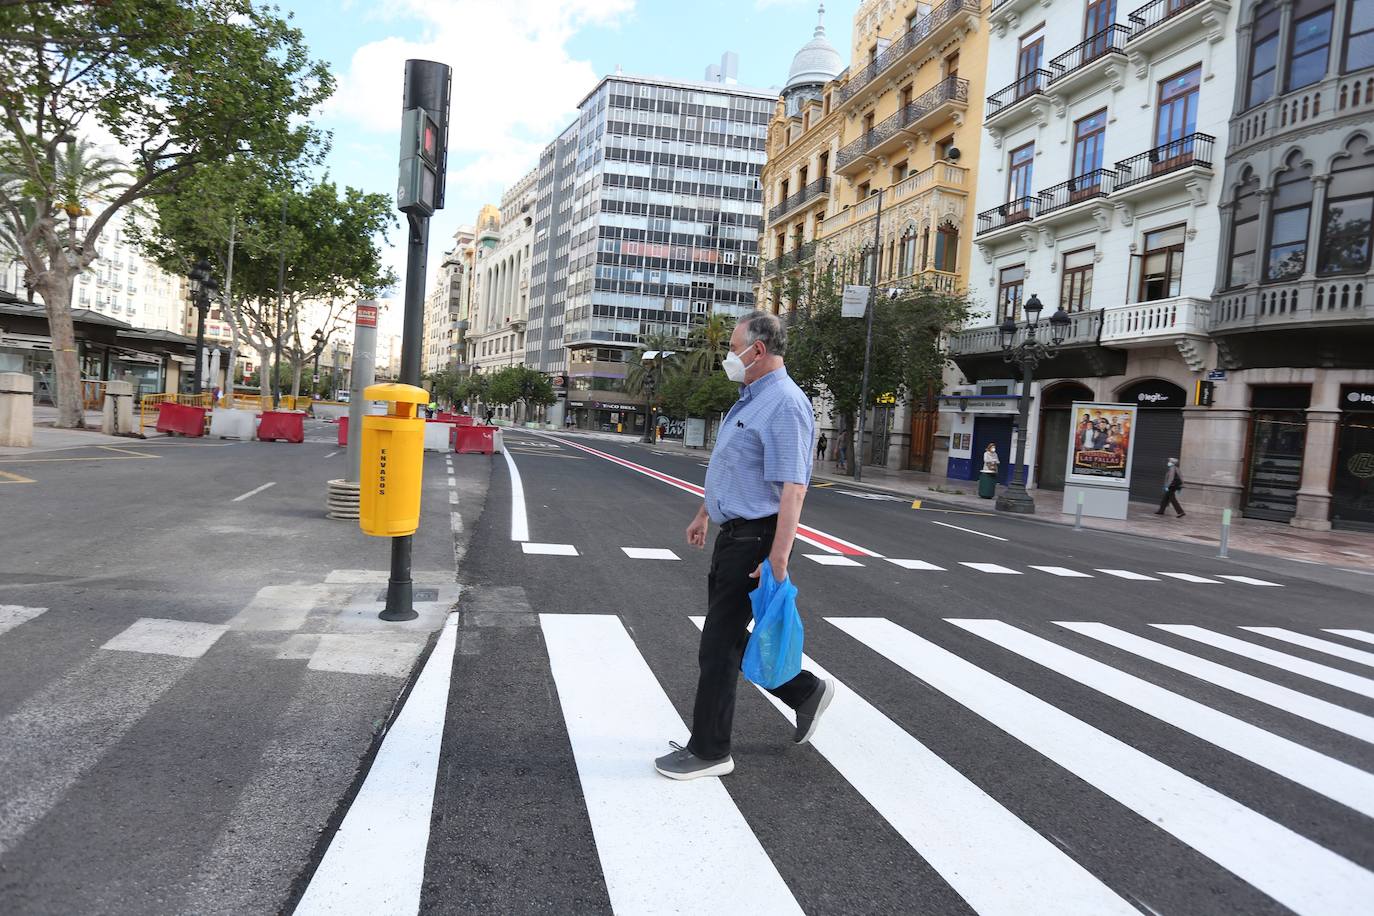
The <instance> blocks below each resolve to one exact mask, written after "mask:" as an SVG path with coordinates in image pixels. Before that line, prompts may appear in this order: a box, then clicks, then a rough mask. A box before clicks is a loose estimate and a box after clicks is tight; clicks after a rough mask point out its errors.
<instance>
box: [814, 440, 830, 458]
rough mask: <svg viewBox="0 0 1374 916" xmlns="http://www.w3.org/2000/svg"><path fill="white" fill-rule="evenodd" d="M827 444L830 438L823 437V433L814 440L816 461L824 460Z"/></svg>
mask: <svg viewBox="0 0 1374 916" xmlns="http://www.w3.org/2000/svg"><path fill="white" fill-rule="evenodd" d="M829 444H830V440H829V439H827V438H825V433H821V437H820V438H819V439H817V440H816V460H817V461H824V460H825V447H826V446H827V445H829Z"/></svg>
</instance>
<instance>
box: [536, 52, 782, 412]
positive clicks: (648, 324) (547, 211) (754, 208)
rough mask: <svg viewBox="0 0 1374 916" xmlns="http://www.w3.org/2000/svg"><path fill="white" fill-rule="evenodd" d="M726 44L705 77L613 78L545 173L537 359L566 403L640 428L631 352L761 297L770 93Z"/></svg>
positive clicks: (547, 160) (583, 108)
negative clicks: (559, 380)
mask: <svg viewBox="0 0 1374 916" xmlns="http://www.w3.org/2000/svg"><path fill="white" fill-rule="evenodd" d="M735 67H736V62H735V60H734V57H733V55H728V54H727V55H726V56H725V57H724V58H723V59H722V63H721V65H720V66H718V67H712V68H711V70H710V71H708V74H707V76H708V80H707V81H705V82H689V81H679V80H668V79H659V78H652V79H650V78H641V77H633V76H626V75H624V74H619V73H618V74H615V75H613V76H609V77H606V78H605V79H603V80H602V81H601V82H600V83H598V84H597V86H596V88H594V89H593V90H592V91H591V92H590V93H589V94H588V95H587V96H586V98H584V99H583V100H582V102H581V104H580V105H579V106H578V108H579V112H580V115H579V117H578V120H577V121H576V122H575V123H574V124H572V125H570V126H569V127H568V128H567V130H565V131H564V132H563V134H562V135H561V136H560V137H559V138H558V139H557V140H556V141H554V143H552V144H550V145H549V147H548V148H546V149H545V151H544V153H543V155H542V156H541V157H540V164H539V168H538V169H537V170H536V173H535V176H536V177H535V186H536V196H535V205H534V238H533V247H532V250H531V252H532V253H531V269H532V273H531V281H530V284H531V285H530V290H531V295H530V308H529V323H528V327H527V332H526V333H527V336H526V341H525V354H526V359H527V361H528V362H529V364H530V365H533V366H535V367H536V368H539V369H541V370H543V371H546V372H549V373H551V374H554V375H555V376H558V375H563V374H565V373H566V380H567V388H568V390H567V399H566V402H560V405H559V406H558V407H556V408H555V409H554V410H552V411H551V412H550V416H551V418H552V419H554V421H555V422H562V417H563V411H564V410H568V411H571V415H572V417H573V421H574V422H575V423H577V424H578V425H580V426H585V427H591V428H602V427H609V428H612V429H614V428H617V427H618V428H621V429H624V430H625V431H633V430H634V429H636V428H638V429H641V430H642V429H643V422H644V409H643V404H644V401H643V398H642V396H640V395H631V394H629V393H627V392H625V391H624V379H625V374H626V366H625V361H626V359H627V358H629V357H630V356H631V355H632V353H633V351H634V349H635V348H636V347H637V346H638V345H639V343H640V342H641V341H642V340H644V339H645V338H646V337H648V336H649V335H652V334H664V335H667V336H668V337H670V338H675V339H678V340H682V341H684V343H685V340H686V337H687V335H688V333H689V330H690V328H691V326H692V324H693V323H694V322H696V321H698V320H701V319H704V318H705V317H706V316H708V315H711V314H723V315H728V316H738V315H741V314H744V313H745V312H747V311H749V310H751V309H752V308H753V307H754V301H755V300H754V288H753V280H752V272H753V268H754V266H755V264H756V260H757V256H758V233H759V229H760V226H761V223H762V218H761V217H762V213H761V193H760V191H759V187H758V177H759V171H760V168H761V166H762V165H763V160H764V156H765V142H766V135H767V124H768V120H769V118H770V116H771V114H772V110H773V106H774V104H775V102H776V95H775V93H774V92H772V91H768V90H758V89H749V88H745V87H742V86H739V85H737V84H736V83H735V82H734V79H735Z"/></svg>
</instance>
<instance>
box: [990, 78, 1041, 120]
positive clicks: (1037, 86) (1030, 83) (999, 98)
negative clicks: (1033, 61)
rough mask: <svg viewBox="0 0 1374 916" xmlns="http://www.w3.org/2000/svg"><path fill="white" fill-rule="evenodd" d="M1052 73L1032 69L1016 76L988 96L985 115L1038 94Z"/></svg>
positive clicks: (998, 111) (1002, 109)
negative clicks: (1010, 82) (1015, 78)
mask: <svg viewBox="0 0 1374 916" xmlns="http://www.w3.org/2000/svg"><path fill="white" fill-rule="evenodd" d="M1051 78H1052V74H1051V73H1050V71H1048V70H1032V71H1031V72H1029V73H1027V74H1025V75H1024V76H1020V77H1018V78H1017V80H1016V82H1014V83H1012V84H1011V85H1010V86H1007V87H1005V88H1003V89H999V90H997V91H996V92H994V93H993V94H992V95H990V96H988V102H987V117H993V116H995V115H998V114H1001V113H1002V112H1004V111H1006V110H1007V109H1009V108H1011V107H1012V106H1013V105H1015V104H1016V103H1017V102H1020V101H1023V100H1025V99H1028V98H1030V97H1031V96H1033V95H1038V94H1039V93H1041V92H1042V91H1044V89H1045V87H1046V86H1047V85H1049V82H1050V79H1051Z"/></svg>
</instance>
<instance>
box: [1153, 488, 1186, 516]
mask: <svg viewBox="0 0 1374 916" xmlns="http://www.w3.org/2000/svg"><path fill="white" fill-rule="evenodd" d="M1169 503H1173V504H1174V511H1175V512H1177V513H1178V514H1179V515H1182V514H1183V507H1182V506H1180V505H1179V504H1178V491H1177V490H1165V491H1164V496H1163V498H1162V499H1160V501H1159V514H1161V515H1162V514H1163V513H1164V507H1165V506H1167V505H1169Z"/></svg>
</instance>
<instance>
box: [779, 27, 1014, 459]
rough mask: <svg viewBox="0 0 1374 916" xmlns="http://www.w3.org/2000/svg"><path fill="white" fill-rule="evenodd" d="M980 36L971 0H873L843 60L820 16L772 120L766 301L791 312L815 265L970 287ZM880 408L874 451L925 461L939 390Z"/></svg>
mask: <svg viewBox="0 0 1374 916" xmlns="http://www.w3.org/2000/svg"><path fill="white" fill-rule="evenodd" d="M820 12H821V15H822V17H823V16H824V7H821V10H820ZM987 42H988V38H987V29H986V27H985V24H984V22H983V15H982V12H981V10H980V4H979V3H978V2H977V0H945V2H943V3H939V4H934V5H932V4H929V3H925V2H915V0H911V2H902V0H868V2H865V3H863V4H861V5H860V7H859V9H858V11H857V12H856V13H855V15H854V28H853V45H852V47H851V48H850V54H851V57H850V60H851V64H850V66H849V67H848V68H847V69H842V61H841V60H840V57H839V54H838V52H837V51H835V49H834V48H833V47H832V46H831V45H830V44H829V42H828V41H827V40H826V38H825V28H824V20H823V18H822V21H821V23H820V24H819V25H818V26H817V27H816V31H815V35H814V37H813V38H812V40H811V41H810V42H809V43H807V44H806V45H805V46H803V47H802V49H801V50H800V51H799V52H798V53H797V55H796V57H795V58H794V60H793V64H792V69H791V72H790V73H789V74H788V80H787V84H786V86H785V87H784V89H783V93H782V97H781V98H780V99H779V100H778V102H777V106H776V109H775V112H774V117H773V120H772V122H771V124H770V129H769V138H768V144H769V146H768V151H769V158H768V163H767V165H766V166H765V168H764V172H763V179H762V180H763V186H764V189H765V195H766V200H765V204H766V205H767V211H766V212H767V221H766V225H765V228H764V232H763V241H762V243H761V244H762V245H763V252H764V255H765V257H766V260H765V261H764V263H763V265H762V269H761V271H760V292H759V298H760V301H762V302H764V303H765V304H766V306H767V307H768V308H770V309H772V310H774V311H778V312H784V311H787V310H789V309H791V308H794V307H795V306H796V296H797V294H798V291H799V286H798V285H797V284H796V283H795V282H794V281H795V280H799V279H800V278H801V277H803V276H806V275H810V274H814V273H815V272H816V271H820V270H836V271H838V274H837V275H838V276H841V277H843V278H846V279H848V280H850V282H862V283H868V282H870V281H871V280H872V279H873V274H872V271H873V270H874V269H875V267H876V270H877V277H876V279H877V282H878V283H880V284H883V285H885V286H898V287H902V286H907V287H928V288H931V289H937V290H940V291H944V292H950V293H962V292H963V291H964V290H965V289H966V288H967V287H968V279H969V264H970V252H971V236H972V227H971V220H970V216H971V214H972V209H971V207H972V195H973V190H974V179H973V175H974V173H975V167H976V165H977V163H978V158H979V149H980V145H981V139H982V138H981V136H980V131H979V124H980V122H981V120H982V116H983V80H984V72H985V60H986V57H987ZM931 394H933V392H932V393H931ZM874 413H875V415H874V417H873V421H872V422H871V423H870V424H869V425H868V428H869V429H870V430H872V431H873V438H872V439H871V440H869V441H868V443H867V446H866V453H867V454H868V455H869V457H870V460H872V461H874V462H875V463H878V464H893V465H895V464H900V465H901V466H903V467H914V468H919V469H922V470H928V469H929V468H930V466H931V464H932V462H933V461H935V460H936V446H937V443H938V442H940V441H943V440H942V439H941V437H938V436H937V421H938V416H937V414H936V413H935V411H934V403H933V397H918V398H917V399H916V403H915V405H914V408H913V405H911V404H903V405H894V406H892V407H884V408H879V409H878V410H876V411H875V412H874ZM831 425H833V421H831Z"/></svg>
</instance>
